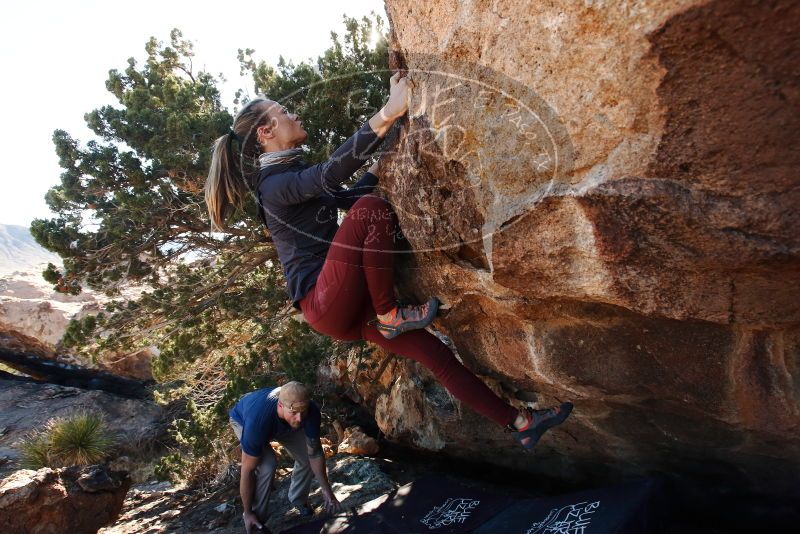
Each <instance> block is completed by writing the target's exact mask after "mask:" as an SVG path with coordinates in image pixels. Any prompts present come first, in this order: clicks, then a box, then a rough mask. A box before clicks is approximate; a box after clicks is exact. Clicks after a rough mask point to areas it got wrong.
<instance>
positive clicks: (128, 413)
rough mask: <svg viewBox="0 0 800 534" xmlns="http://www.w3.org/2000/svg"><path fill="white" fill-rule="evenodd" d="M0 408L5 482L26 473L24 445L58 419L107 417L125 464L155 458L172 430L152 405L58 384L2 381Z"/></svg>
mask: <svg viewBox="0 0 800 534" xmlns="http://www.w3.org/2000/svg"><path fill="white" fill-rule="evenodd" d="M0 406H2V410H0V477H1V476H5V475H7V474H8V473H9V472H11V471H13V470H14V469H18V468H19V467H20V466H19V463H18V462H19V450H18V446H19V443H20V441H21V440H22V439H23V438H24V437H25V436H26V435H27V434H29V433H30V432H31V431H34V430H38V429H41V428H42V427H43V426H44V425H45V423H46V422H47V421H48V420H49V419H51V418H53V417H60V416H67V415H70V414H73V413H75V412H78V411H91V412H97V413H100V414H102V415H103V417H104V419H105V421H106V424H107V426H108V429H109V430H110V431H111V432H112V433H113V434H114V435H115V437H116V441H117V444H118V446H117V449H116V456H117V457H118V458H121V459H122V463H126V461H125V459H126V458H127V459H130V458H132V457H136V456H141V455H142V454H147V453H148V452H150V451H151V450H152V449H153V448H154V447H155V446H156V443H157V442H158V441H159V440H160V439H162V438H163V437H164V435H165V432H166V425H167V423H166V422H165V420H164V413H163V410H162V408H161V407H159V406H157V405H156V404H155V403H154V402H152V401H145V400H140V399H126V398H123V397H118V396H116V395H112V394H110V393H105V392H103V391H87V390H83V389H77V388H70V387H63V386H56V385H52V384H35V383H28V382H17V381H11V380H0ZM117 461H118V462H119V461H120V460H117ZM130 465H131V464H130V462H127V465H125V466H124V467H130Z"/></svg>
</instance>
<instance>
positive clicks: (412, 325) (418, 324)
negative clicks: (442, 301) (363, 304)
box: [374, 297, 439, 339]
mask: <svg viewBox="0 0 800 534" xmlns="http://www.w3.org/2000/svg"><path fill="white" fill-rule="evenodd" d="M438 310H439V300H438V299H437V298H435V297H434V298H432V299H430V300H428V302H426V303H425V304H418V305H416V306H395V308H394V309H393V310H392V311H391V315H390V317H389V319H388V320H386V321H381V320H380V319H377V320H375V322H374V324H375V327H376V328H377V329H378V331H379V332H380V333H381V334H382V335H383V337H385V338H386V339H392V338H394V337H397V336H399V335H400V334H402V333H403V332H408V331H409V330H416V329H418V328H425V327H426V326H428V325H429V324H431V321H433V318H434V317H436V312H437V311H438Z"/></svg>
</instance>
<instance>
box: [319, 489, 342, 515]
mask: <svg viewBox="0 0 800 534" xmlns="http://www.w3.org/2000/svg"><path fill="white" fill-rule="evenodd" d="M322 498H323V500H324V501H325V511H326V512H330V513H332V514H335V513H336V512H341V511H342V504H341V503H340V502H339V500H338V499H337V498H336V495H334V494H333V492H330V491H329V492H325V493H323V494H322Z"/></svg>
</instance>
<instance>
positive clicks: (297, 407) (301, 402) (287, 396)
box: [278, 381, 311, 412]
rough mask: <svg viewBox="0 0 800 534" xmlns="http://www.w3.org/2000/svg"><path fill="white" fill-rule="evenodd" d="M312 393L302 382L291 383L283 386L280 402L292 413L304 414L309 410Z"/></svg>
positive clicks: (279, 394) (279, 395)
mask: <svg viewBox="0 0 800 534" xmlns="http://www.w3.org/2000/svg"><path fill="white" fill-rule="evenodd" d="M310 399H311V392H310V391H309V389H308V388H307V387H306V386H305V384H302V383H301V382H296V381H291V382H287V383H285V384H284V385H282V386H281V390H280V391H279V392H278V400H279V401H280V403H281V404H282V405H283V407H284V408H287V409H289V410H290V411H292V412H304V411H305V410H306V409H307V408H308V403H309V401H310Z"/></svg>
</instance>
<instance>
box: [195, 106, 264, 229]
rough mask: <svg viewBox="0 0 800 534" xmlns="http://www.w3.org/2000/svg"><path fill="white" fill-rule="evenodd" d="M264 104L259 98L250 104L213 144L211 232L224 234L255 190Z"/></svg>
mask: <svg viewBox="0 0 800 534" xmlns="http://www.w3.org/2000/svg"><path fill="white" fill-rule="evenodd" d="M262 102H268V101H267V99H266V98H263V97H258V98H254V99H253V100H251V101H250V102H248V103H247V104H246V105H245V106H244V107H243V108H242V110H241V111H240V112H239V113H238V114H237V115H236V118H234V119H233V127H232V129H231V131H230V132H228V133H226V134H225V135H223V136H222V137H218V138H217V140H216V141H214V146H213V148H212V151H211V166H210V167H209V169H208V177H207V178H206V183H205V188H204V193H205V200H206V207H207V208H208V216H209V219H211V230H212V231H224V230H225V229H226V227H227V225H226V221H227V219H228V217H229V216H230V215H231V214H232V213H233V212H235V211H236V209H237V208H239V207H240V206H241V205H242V204H243V203H244V201H245V199H246V198H247V195H248V194H250V193H251V192H253V189H254V188H255V187H256V184H255V178H256V175H257V170H258V165H257V162H258V155H259V152H260V149H261V147H260V146H259V144H258V140H257V139H256V134H255V129H256V128H257V127H258V126H260V125H261V124H262V123H264V122H266V119H267V111H266V109H267V107H266V106H264V105H261V103H262ZM237 149H238V150H237Z"/></svg>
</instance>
